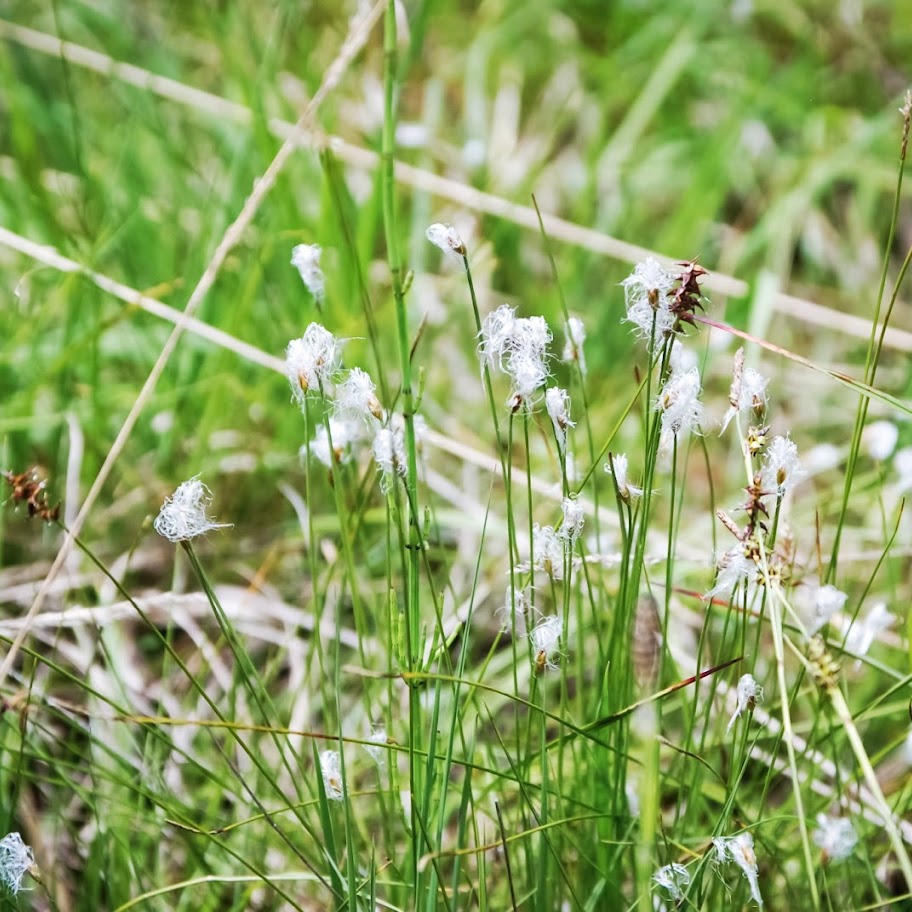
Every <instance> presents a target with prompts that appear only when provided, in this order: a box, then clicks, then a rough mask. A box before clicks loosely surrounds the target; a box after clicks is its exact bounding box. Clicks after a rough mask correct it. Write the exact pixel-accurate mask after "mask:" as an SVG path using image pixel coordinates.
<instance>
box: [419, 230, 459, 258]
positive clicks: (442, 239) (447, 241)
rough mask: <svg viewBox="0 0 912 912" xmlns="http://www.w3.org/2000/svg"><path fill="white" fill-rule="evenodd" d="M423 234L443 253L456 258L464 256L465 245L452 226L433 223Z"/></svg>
mask: <svg viewBox="0 0 912 912" xmlns="http://www.w3.org/2000/svg"><path fill="white" fill-rule="evenodd" d="M425 233H426V235H427V239H428V240H429V241H430V242H431V243H432V244H433V245H434V246H435V247H439V248H440V249H441V250H442V251H443V252H444V253H447V254H450V255H452V256H457V257H464V256H465V255H466V245H465V244H464V243H463V241H462V238H461V237H460V236H459V232H458V231H457V230H456V229H455V228H454V227H453V226H452V225H442V224H440V222H435V223H434V224H433V225H431V227H430V228H428V230H427V232H425Z"/></svg>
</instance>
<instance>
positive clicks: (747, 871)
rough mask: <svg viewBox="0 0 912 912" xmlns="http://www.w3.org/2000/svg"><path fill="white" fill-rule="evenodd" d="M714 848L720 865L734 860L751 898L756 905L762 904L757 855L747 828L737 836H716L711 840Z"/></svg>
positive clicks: (752, 838)
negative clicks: (748, 888)
mask: <svg viewBox="0 0 912 912" xmlns="http://www.w3.org/2000/svg"><path fill="white" fill-rule="evenodd" d="M712 843H713V847H714V848H715V850H716V861H717V862H718V863H719V864H720V865H721V864H725V863H726V862H729V861H732V862H734V863H735V864H736V865H737V866H738V867H739V868H740V869H741V873H742V874H743V875H744V877H745V879H746V880H747V883H748V885H749V887H750V894H751V898H752V899H753V900H754V902H755V903H756V904H757V905H758V906H761V907H762V906H763V897H762V896H761V895H760V875H759V873H758V870H757V855H756V853H755V852H754V837H753V836H751V834H750V833H748V832H747V830H744V831H742V832H741V833H738V835H737V836H717V837H716V838H715V839H713V841H712Z"/></svg>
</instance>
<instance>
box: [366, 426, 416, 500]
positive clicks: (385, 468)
mask: <svg viewBox="0 0 912 912" xmlns="http://www.w3.org/2000/svg"><path fill="white" fill-rule="evenodd" d="M372 449H373V454H374V461H375V462H376V463H377V468H379V469H380V472H381V478H380V488H381V490H382V491H383V492H384V493H387V492H388V491H389V490H390V489H391V487H392V483H393V478H394V477H395V476H396V475H401V476H402V477H403V478H404V477H405V476H406V475H407V474H408V457H407V456H406V453H405V437H404V434H403V431H402V428H394V427H392V426H387V427H379V428H377V432H376V433H375V434H374V443H373V447H372Z"/></svg>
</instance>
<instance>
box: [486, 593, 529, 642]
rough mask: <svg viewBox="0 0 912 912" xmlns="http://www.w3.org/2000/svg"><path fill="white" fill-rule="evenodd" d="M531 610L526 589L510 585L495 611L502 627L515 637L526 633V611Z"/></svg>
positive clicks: (505, 631)
mask: <svg viewBox="0 0 912 912" xmlns="http://www.w3.org/2000/svg"><path fill="white" fill-rule="evenodd" d="M528 610H529V598H528V596H527V595H526V592H525V590H524V589H516V588H514V587H513V586H508V587H507V590H506V592H505V593H504V600H503V603H502V604H501V605H500V607H499V608H498V609H497V610H496V611H495V613H494V614H495V617H496V618H497V620H498V622H499V626H500V629H501V630H502V631H503V632H504V633H506V634H508V635H509V636H512V637H514V638H517V637H524V636H525V635H526V612H527V611H528Z"/></svg>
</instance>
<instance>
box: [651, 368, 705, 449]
mask: <svg viewBox="0 0 912 912" xmlns="http://www.w3.org/2000/svg"><path fill="white" fill-rule="evenodd" d="M700 391H701V385H700V371H699V369H698V368H696V367H691V368H689V369H687V370H680V371H672V374H671V376H670V377H669V378H668V381H667V382H666V383H665V386H664V388H663V389H662V392H661V393H659V397H658V399H657V400H656V404H655V407H656V410H657V411H659V412H661V415H662V445H663V446H667V445H668V444H669V443H670V442H671V440H672V438H674V437H677V436H678V435H679V434H686V433H688V432H690V431H699V430H700V419H701V418H702V417H703V406H702V404H701V403H700Z"/></svg>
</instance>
